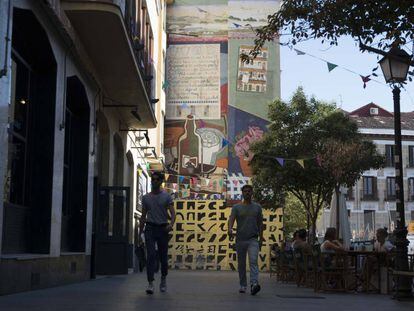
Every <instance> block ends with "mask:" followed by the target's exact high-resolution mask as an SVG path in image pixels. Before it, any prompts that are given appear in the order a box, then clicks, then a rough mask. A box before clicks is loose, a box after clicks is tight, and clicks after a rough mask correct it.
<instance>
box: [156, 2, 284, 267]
mask: <svg viewBox="0 0 414 311" xmlns="http://www.w3.org/2000/svg"><path fill="white" fill-rule="evenodd" d="M279 5H280V1H277V0H257V1H233V0H205V1H204V0H174V1H172V0H171V1H169V5H168V7H167V9H168V11H167V33H168V40H167V41H168V48H167V64H166V70H165V75H166V79H167V88H166V93H167V101H166V115H165V117H166V123H165V124H166V125H165V146H164V148H165V165H166V170H167V177H168V179H167V182H166V187H167V189H168V190H169V191H170V192H171V193H172V194H173V195H174V196H175V197H176V198H177V199H176V202H175V204H176V206H177V208H180V209H182V211H181V212H180V214H177V215H178V217H177V224H178V225H179V226H177V227H176V228H175V231H174V234H173V239H172V240H171V247H172V249H171V252H170V263H171V266H173V267H182V268H186V267H189V268H197V269H200V268H201V269H233V268H234V265H233V263H234V260H233V257H234V256H235V255H234V252H233V251H232V249H231V244H232V243H231V242H230V241H228V239H227V235H226V232H225V229H224V227H223V225H224V224H225V220H226V217H227V216H226V215H228V212H229V209H230V208H231V206H232V205H233V204H234V203H236V202H239V201H240V200H241V188H242V187H243V186H244V185H246V184H248V183H250V181H251V176H252V171H251V168H250V166H249V161H250V160H251V159H252V157H253V154H252V151H251V150H250V145H251V144H253V143H254V142H255V141H257V140H259V139H260V138H261V137H262V136H263V134H264V133H265V132H266V130H267V125H268V124H269V121H268V105H269V104H270V103H271V102H273V101H274V100H275V99H279V98H280V53H279V42H278V39H277V38H276V39H275V40H274V41H273V42H268V43H267V44H266V46H265V47H264V48H263V50H262V52H261V53H260V54H259V55H258V57H257V58H255V59H251V60H249V62H242V61H241V56H242V55H243V54H248V53H249V52H250V51H251V50H252V48H253V47H254V39H255V38H256V32H255V29H256V28H258V27H261V26H263V25H265V24H266V23H267V16H268V15H270V14H273V13H275V12H276V11H277V9H278V7H279ZM203 213H207V214H206V215H207V217H205V216H206V215H204V216H203ZM194 217H195V219H194ZM198 217H201V218H200V219H202V220H200V219H199V218H198ZM269 219H271V222H272V223H273V224H272V225H269V226H267V228H268V230H272V232H271V234H270V231H269V235H268V237H269V238H268V240H267V241H266V243H265V245H264V247H263V250H266V251H267V250H268V249H269V247H268V245H270V244H272V243H275V242H278V241H279V240H281V239H282V231H281V228H282V215H281V213H280V209H279V210H278V211H277V212H276V213H274V214H272V215H271V216H269ZM266 234H267V233H266ZM198 237H199V238H200V240H197V239H198ZM205 241H209V243H210V246H211V247H207V246H206V244H204V243H205ZM267 243H269V244H267ZM266 251H264V252H263V253H262V256H264V257H263V258H267V259H268V258H269V256H268V254H266ZM267 259H266V260H267ZM266 260H264V261H266ZM261 268H263V269H266V265H263V266H262V265H261Z"/></svg>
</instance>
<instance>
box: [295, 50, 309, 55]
mask: <svg viewBox="0 0 414 311" xmlns="http://www.w3.org/2000/svg"><path fill="white" fill-rule="evenodd" d="M293 50H294V51H295V52H296V54H298V55H305V54H306V53H305V52H302V51H299V50H298V49H293Z"/></svg>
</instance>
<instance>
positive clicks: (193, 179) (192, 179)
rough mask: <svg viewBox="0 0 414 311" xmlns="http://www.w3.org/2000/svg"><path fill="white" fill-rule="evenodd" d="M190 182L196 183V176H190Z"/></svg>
mask: <svg viewBox="0 0 414 311" xmlns="http://www.w3.org/2000/svg"><path fill="white" fill-rule="evenodd" d="M191 183H192V184H193V185H197V177H191Z"/></svg>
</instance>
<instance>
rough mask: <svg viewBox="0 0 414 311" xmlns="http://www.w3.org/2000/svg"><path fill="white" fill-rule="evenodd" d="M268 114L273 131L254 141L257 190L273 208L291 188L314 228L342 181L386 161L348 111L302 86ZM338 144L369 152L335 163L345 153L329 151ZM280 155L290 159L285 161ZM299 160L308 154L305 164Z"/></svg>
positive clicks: (270, 130) (351, 178)
mask: <svg viewBox="0 0 414 311" xmlns="http://www.w3.org/2000/svg"><path fill="white" fill-rule="evenodd" d="M269 119H270V121H271V123H270V126H269V131H268V132H267V133H266V134H265V135H264V137H263V138H262V139H261V140H260V141H259V142H257V143H256V144H254V145H253V146H252V149H253V152H254V154H255V157H254V158H253V160H252V161H251V166H252V169H253V172H254V178H253V184H254V186H255V189H256V193H255V195H256V197H257V198H258V199H259V201H261V203H262V204H263V206H264V207H265V208H269V207H270V206H279V205H281V204H282V202H283V200H284V198H285V195H286V193H291V194H292V195H294V196H295V197H296V198H297V199H298V200H299V201H300V202H301V203H302V204H303V206H304V208H305V210H306V213H307V216H308V217H309V220H310V224H311V228H312V229H313V231H314V229H315V225H316V221H317V218H318V215H319V212H320V210H321V209H322V208H323V207H325V206H328V205H329V203H330V200H331V196H332V192H333V190H334V189H335V186H336V185H337V184H338V182H339V183H340V184H342V183H346V184H348V185H350V184H354V183H355V181H356V180H357V179H358V178H359V177H360V176H361V174H362V172H363V171H364V170H367V169H369V168H371V167H377V166H379V165H381V163H382V162H381V159H382V157H381V156H380V155H379V154H378V153H377V151H376V149H375V146H374V144H373V143H372V142H364V141H363V140H362V137H361V136H360V135H359V133H358V128H357V125H356V124H355V123H354V122H352V121H351V120H350V119H349V117H348V116H347V115H346V114H344V113H343V111H340V110H337V109H336V108H335V107H334V106H333V105H328V104H325V103H322V102H319V101H317V100H316V99H314V98H311V99H310V100H308V99H307V98H306V96H305V94H304V92H303V90H302V89H301V88H299V89H298V90H297V91H296V92H295V94H294V95H293V97H292V99H291V100H290V102H289V103H285V102H283V101H281V100H276V101H275V102H274V103H272V104H271V105H270V107H269ZM333 143H337V145H336V146H338V145H347V144H349V146H355V147H354V148H356V149H355V150H362V149H364V150H366V153H363V154H362V153H357V152H356V153H355V154H353V155H352V156H349V153H347V154H345V153H344V155H343V157H344V158H346V157H348V158H349V159H348V160H345V159H344V160H341V161H338V163H337V164H335V165H334V164H333V163H335V159H336V158H338V159H339V158H342V156H340V155H339V152H340V149H338V150H337V152H336V153H335V152H330V153H329V152H328V151H329V150H332V149H329V148H333V146H335V145H333ZM362 155H363V156H362ZM280 159H286V160H285V161H284V162H283V163H280V162H279V161H281V160H280ZM296 159H307V161H306V162H305V165H304V167H302V166H301V165H299V163H298V162H297V161H296ZM320 160H322V162H321V161H320ZM281 164H283V165H281ZM333 168H336V169H335V170H333ZM313 233H314V232H313ZM312 236H313V234H312Z"/></svg>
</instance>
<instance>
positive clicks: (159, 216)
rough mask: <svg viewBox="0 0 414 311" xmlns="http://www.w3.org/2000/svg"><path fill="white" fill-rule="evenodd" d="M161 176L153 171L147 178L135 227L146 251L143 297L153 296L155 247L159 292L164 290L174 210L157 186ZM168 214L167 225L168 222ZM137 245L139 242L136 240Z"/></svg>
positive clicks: (168, 199) (162, 180)
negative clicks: (149, 177) (138, 224)
mask: <svg viewBox="0 0 414 311" xmlns="http://www.w3.org/2000/svg"><path fill="white" fill-rule="evenodd" d="M164 179H165V176H164V174H163V173H162V172H153V173H152V176H151V187H152V189H151V192H150V193H148V194H146V195H144V196H143V198H142V216H141V221H140V226H139V236H141V233H142V230H143V229H144V226H145V231H144V235H145V246H146V250H147V278H148V287H147V289H146V292H147V294H153V293H154V285H153V282H154V272H155V268H156V265H157V262H156V261H157V260H158V258H157V256H156V249H155V245H157V248H158V257H159V260H160V261H161V282H160V291H161V292H166V291H167V279H166V278H167V274H168V233H169V232H170V231H171V230H172V228H173V226H174V222H175V211H174V205H173V200H172V198H171V196H170V195H169V194H168V193H167V192H165V191H164V190H162V188H161V185H162V183H163V182H164ZM168 212H169V213H170V223H168ZM140 242H141V241H140Z"/></svg>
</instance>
